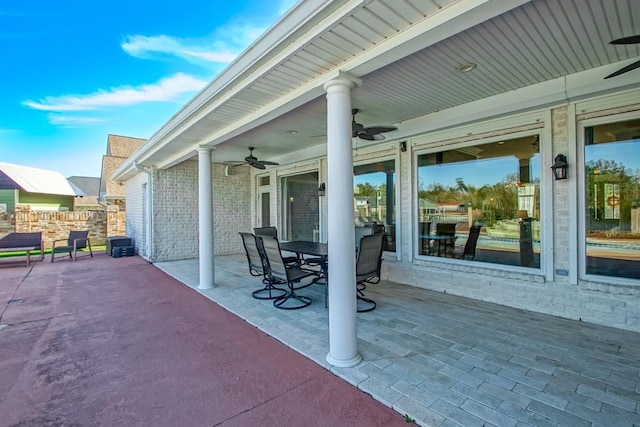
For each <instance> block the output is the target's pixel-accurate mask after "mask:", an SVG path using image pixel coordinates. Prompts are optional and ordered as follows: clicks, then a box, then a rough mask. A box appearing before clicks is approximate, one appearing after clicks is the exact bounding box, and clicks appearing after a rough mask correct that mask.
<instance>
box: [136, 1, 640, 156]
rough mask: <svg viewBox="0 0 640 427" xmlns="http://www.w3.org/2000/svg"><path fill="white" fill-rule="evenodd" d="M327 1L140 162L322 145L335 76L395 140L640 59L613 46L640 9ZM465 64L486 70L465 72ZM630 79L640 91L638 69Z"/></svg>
mask: <svg viewBox="0 0 640 427" xmlns="http://www.w3.org/2000/svg"><path fill="white" fill-rule="evenodd" d="M307 3H309V4H317V3H322V2H321V1H320V0H317V1H313V0H312V1H309V2H307V1H303V2H301V3H299V5H298V7H302V6H304V5H306V4H307ZM324 3H328V2H327V1H326V0H325V1H324ZM330 3H331V6H332V7H330V8H329V7H327V8H326V10H325V11H324V12H323V13H322V14H318V16H313V17H312V18H311V19H308V20H307V21H305V22H302V23H299V25H298V26H297V27H295V26H294V27H293V29H292V30H291V31H289V32H288V33H287V35H286V36H280V39H279V40H280V42H281V43H287V44H288V45H287V46H278V47H277V48H274V49H273V50H270V51H266V55H264V56H263V57H262V58H259V59H258V60H256V61H255V65H254V66H247V67H244V70H245V71H246V72H245V73H244V75H236V78H235V80H234V81H232V84H229V85H227V86H225V88H224V90H223V89H219V90H217V93H215V94H214V96H212V97H210V98H209V99H206V100H205V101H204V102H203V99H204V98H205V95H206V91H207V89H205V91H203V93H201V94H200V95H199V96H197V97H196V98H195V99H194V101H193V102H192V103H191V105H190V106H189V105H188V106H186V107H185V108H183V110H181V112H179V113H178V114H177V115H176V117H175V118H174V121H175V123H169V124H168V125H167V126H165V128H166V129H161V130H160V131H159V132H158V133H157V134H156V135H155V136H154V137H152V138H151V140H150V143H148V144H150V146H152V145H154V144H155V146H156V147H160V146H162V149H159V150H157V151H156V152H155V153H152V151H148V154H146V155H144V156H142V157H140V159H141V160H144V162H145V163H146V164H157V165H160V166H162V165H163V164H164V165H167V164H169V163H168V162H169V161H171V160H173V159H178V158H179V159H184V158H186V157H189V156H192V155H193V154H194V149H195V147H197V145H199V144H202V143H208V144H210V145H216V150H215V152H214V160H215V161H227V160H240V159H242V158H244V156H246V155H247V154H248V151H247V147H249V146H254V147H256V153H255V154H256V155H257V156H258V157H259V158H261V159H265V160H268V159H269V158H276V159H277V158H278V157H280V158H283V157H282V155H283V154H285V153H287V152H291V151H297V150H307V149H309V148H310V147H313V146H317V145H319V144H324V143H325V139H324V134H325V133H326V130H325V129H326V102H325V98H324V92H323V91H322V89H321V84H318V82H321V81H322V79H323V78H326V77H325V76H328V75H330V74H331V73H335V71H336V70H347V71H348V72H349V73H351V74H353V75H355V76H356V77H359V78H360V79H362V85H361V86H359V87H358V88H356V89H355V90H354V91H353V98H352V99H353V101H352V104H353V106H354V107H357V108H359V109H360V110H361V112H360V113H359V114H358V116H357V119H358V122H360V123H362V124H364V125H365V126H369V125H382V124H393V125H395V126H398V128H399V130H398V131H396V132H392V133H388V134H386V135H387V138H389V139H394V138H395V137H396V136H402V137H406V136H407V133H406V132H408V130H407V131H405V133H403V124H404V123H406V122H407V121H409V120H411V119H415V118H418V117H422V116H428V115H429V114H432V113H435V112H439V111H443V110H446V109H449V108H452V107H456V106H459V105H463V104H467V103H469V102H473V101H477V100H481V99H486V98H488V97H491V96H494V95H498V94H503V93H506V92H510V91H515V90H517V89H520V88H524V87H527V86H531V85H535V84H539V83H541V82H547V81H551V80H554V79H558V78H563V77H564V76H568V75H572V74H575V73H580V72H582V71H585V70H590V69H597V68H598V67H602V66H606V65H608V64H615V63H619V64H617V66H616V67H614V69H615V68H617V67H618V66H619V67H622V66H624V65H627V64H628V63H630V62H633V61H628V59H632V58H636V59H637V57H638V56H640V45H627V46H613V45H610V44H609V41H611V40H613V39H617V38H620V37H625V36H630V35H635V34H640V6H639V4H638V0H607V1H602V0H533V1H530V2H527V1H516V0H509V1H487V2H485V3H484V4H482V5H481V6H472V3H474V4H480V3H482V2H478V1H475V2H473V1H468V0H460V1H455V0H429V1H427V0H413V1H412V0H372V1H349V2H339V1H338V2H330ZM335 3H340V4H344V6H342V7H340V6H339V5H337V4H335ZM518 4H521V5H520V6H518V7H515V8H513V9H511V10H509V9H510V8H512V7H514V6H517V5H518ZM295 13H296V11H295V10H294V11H293V13H292V14H291V15H290V16H289V17H288V18H289V19H290V20H292V19H293V18H295ZM487 17H488V19H487ZM284 20H285V21H286V20H287V17H285V18H284ZM276 29H278V27H277V26H276ZM412 31H414V32H415V33H416V34H419V35H418V36H413V35H412V34H411V32H412ZM394 44H395V45H396V46H395V47H394ZM390 46H391V47H390ZM255 47H257V48H260V45H259V44H257V45H256V46H254V48H255ZM378 50H379V51H380V52H379V54H378V53H377V51H378ZM465 63H475V64H477V68H476V69H475V70H473V71H472V72H470V73H466V74H463V73H459V72H456V67H458V66H459V65H461V64H465ZM229 71H233V64H232V66H231V67H230V70H229ZM606 74H608V72H606V73H605V72H603V74H602V77H604V76H605V75H606ZM627 74H628V75H630V76H632V77H631V78H633V79H635V80H634V81H635V82H640V69H638V70H634V71H631V72H630V73H627ZM634 74H635V76H634ZM620 78H622V76H621V77H620ZM625 78H626V79H627V80H628V79H629V76H626V77H625ZM598 80H600V77H599V75H598ZM612 80H613V79H612ZM214 83H215V81H214ZM213 86H215V85H214V84H213V83H212V87H213ZM209 90H212V88H209ZM282 99H287V100H288V101H287V102H288V103H284V102H282ZM183 118H184V119H185V120H184V121H183V120H182V119H183ZM196 118H197V119H196ZM265 118H268V121H267V119H265ZM265 121H266V122H265ZM169 125H170V126H169ZM289 130H295V131H296V132H297V133H295V134H294V135H292V134H290V133H288V132H287V131H289ZM143 151H144V150H143Z"/></svg>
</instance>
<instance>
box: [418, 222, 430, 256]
mask: <svg viewBox="0 0 640 427" xmlns="http://www.w3.org/2000/svg"><path fill="white" fill-rule="evenodd" d="M429 234H431V222H430V221H427V222H421V223H420V235H421V236H428V235H429ZM430 245H431V239H429V238H425V237H421V238H420V255H430V254H431V246H430Z"/></svg>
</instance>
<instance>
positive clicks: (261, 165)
mask: <svg viewBox="0 0 640 427" xmlns="http://www.w3.org/2000/svg"><path fill="white" fill-rule="evenodd" d="M249 165H250V166H252V167H254V168H256V169H265V168H266V166H265V165H263V164H262V163H261V162H250V163H249Z"/></svg>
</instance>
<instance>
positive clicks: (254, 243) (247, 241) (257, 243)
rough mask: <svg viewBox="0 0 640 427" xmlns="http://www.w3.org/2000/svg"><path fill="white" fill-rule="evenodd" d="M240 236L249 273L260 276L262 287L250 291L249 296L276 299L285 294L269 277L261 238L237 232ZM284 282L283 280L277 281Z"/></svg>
mask: <svg viewBox="0 0 640 427" xmlns="http://www.w3.org/2000/svg"><path fill="white" fill-rule="evenodd" d="M239 234H240V237H242V245H243V246H244V251H245V253H246V255H247V261H248V263H249V274H251V275H252V276H255V277H259V276H262V283H264V288H262V289H258V290H255V291H253V292H251V296H252V297H254V298H256V299H276V298H280V297H282V296H285V295H286V294H287V291H286V290H285V289H280V288H278V287H276V286H275V285H276V284H277V283H274V282H273V281H272V280H271V279H270V278H269V275H268V274H267V273H268V270H267V266H266V258H264V255H263V254H262V253H263V252H264V250H263V249H262V238H260V237H256V236H254V235H253V234H251V233H242V232H241V233H239ZM279 283H282V284H284V282H279Z"/></svg>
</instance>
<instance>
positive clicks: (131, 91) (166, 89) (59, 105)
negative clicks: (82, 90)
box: [22, 73, 207, 112]
mask: <svg viewBox="0 0 640 427" xmlns="http://www.w3.org/2000/svg"><path fill="white" fill-rule="evenodd" d="M206 84H207V82H206V81H204V80H199V79H196V78H195V77H192V76H188V75H186V74H183V73H177V74H175V75H173V76H171V77H168V78H165V79H162V80H160V81H159V82H157V83H155V84H148V85H141V86H136V87H118V88H111V89H108V90H99V91H98V92H96V93H92V94H89V95H65V96H48V97H45V98H42V99H39V100H38V101H31V100H29V101H24V102H23V103H22V104H23V105H26V106H27V107H29V108H33V109H36V110H43V111H55V112H63V111H89V110H98V109H100V108H103V107H121V106H129V105H136V104H142V103H146V102H166V101H173V100H175V99H177V98H178V97H179V96H180V95H182V94H184V93H193V92H196V91H198V90H200V89H202V88H203V87H204V86H205V85H206Z"/></svg>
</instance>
